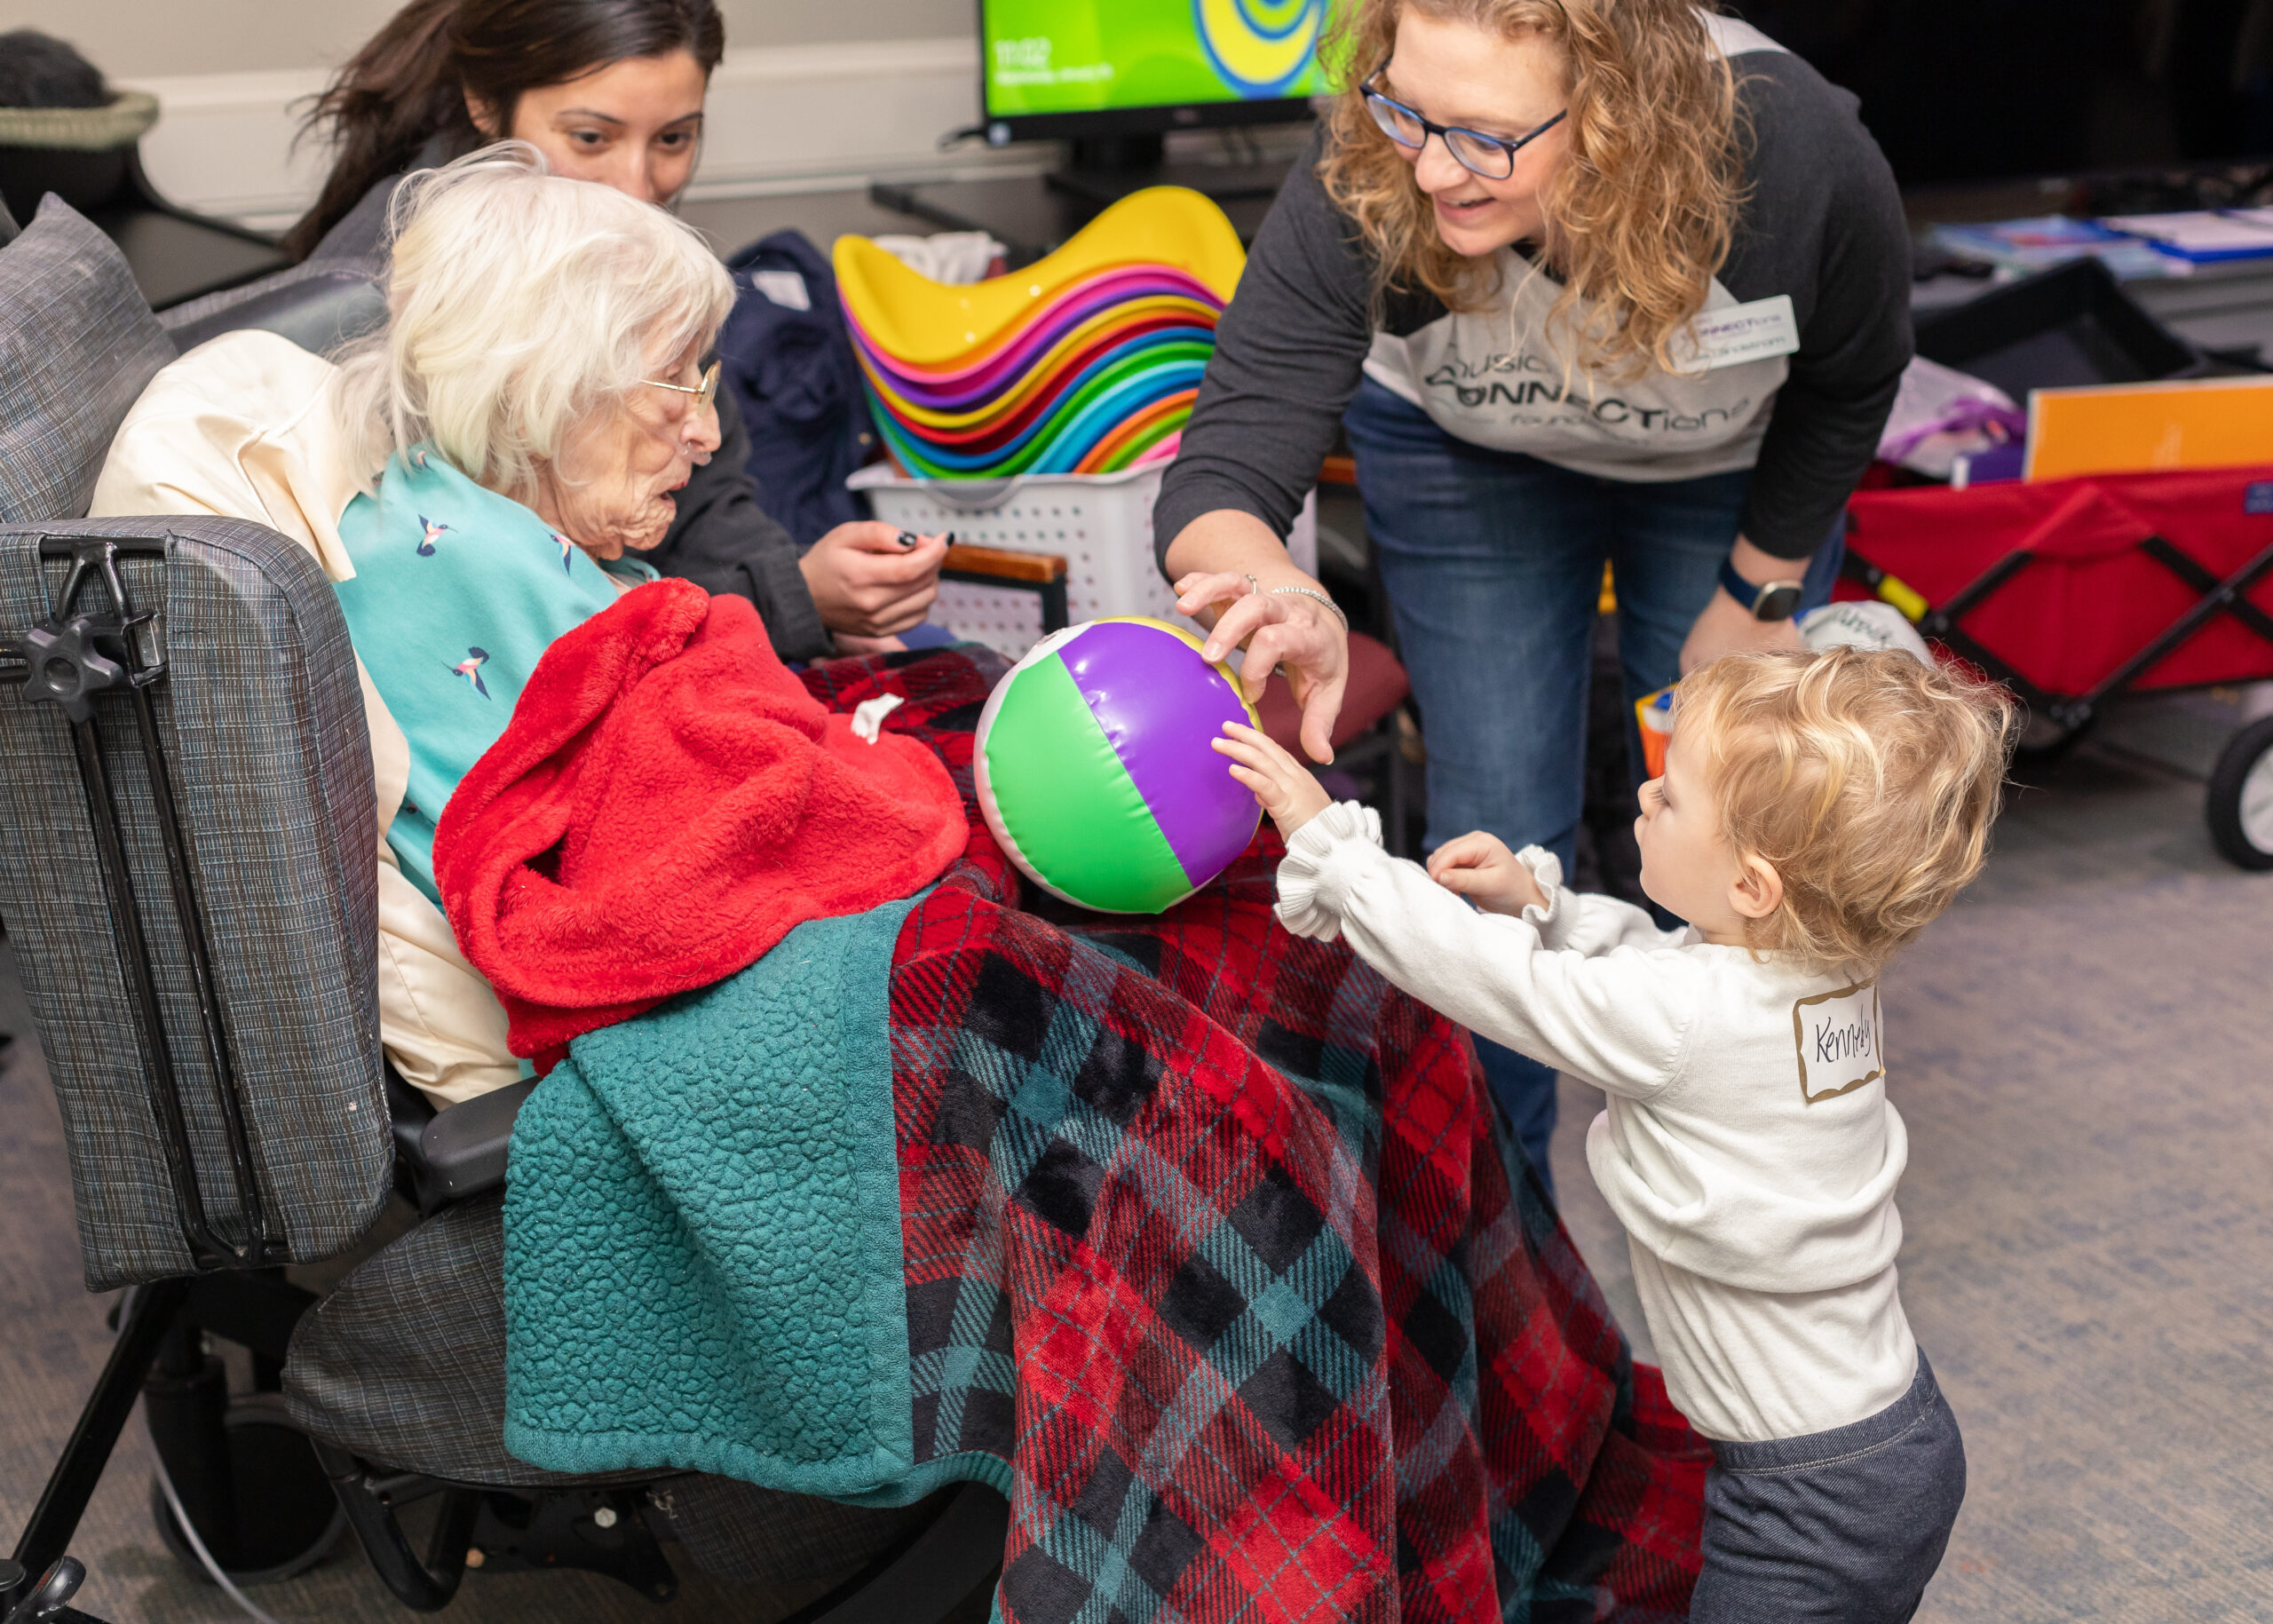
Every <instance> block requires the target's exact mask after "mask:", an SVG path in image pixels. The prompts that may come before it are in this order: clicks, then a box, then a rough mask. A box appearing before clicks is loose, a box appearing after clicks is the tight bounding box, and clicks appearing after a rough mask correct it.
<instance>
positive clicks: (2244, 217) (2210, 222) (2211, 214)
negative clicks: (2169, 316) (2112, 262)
mask: <svg viewBox="0 0 2273 1624" xmlns="http://www.w3.org/2000/svg"><path fill="white" fill-rule="evenodd" d="M2099 223H2100V224H2101V225H2103V226H2107V227H2109V228H2110V229H2111V230H2114V231H2119V232H2123V233H2126V234H2128V235H2131V236H2134V237H2143V238H2145V239H2146V240H2147V241H2148V242H2152V243H2153V244H2154V245H2155V246H2156V247H2157V248H2158V249H2159V250H2162V252H2164V253H2166V254H2175V255H2177V256H2178V257H2180V258H2182V259H2185V260H2190V261H2191V262H2192V263H2194V264H2196V265H2211V264H2214V263H2217V262H2219V261H2221V260H2227V259H2260V258H2268V257H2273V209H2206V210H2196V211H2193V212H2191V213H2186V214H2115V215H2110V216H2108V217H2107V218H2105V219H2103V220H2102V221H2100V222H2099Z"/></svg>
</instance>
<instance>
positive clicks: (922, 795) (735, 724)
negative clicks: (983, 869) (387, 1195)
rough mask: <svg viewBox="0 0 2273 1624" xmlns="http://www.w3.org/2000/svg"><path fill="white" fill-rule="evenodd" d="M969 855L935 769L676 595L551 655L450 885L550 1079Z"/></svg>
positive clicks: (475, 793)
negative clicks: (585, 1054)
mask: <svg viewBox="0 0 2273 1624" xmlns="http://www.w3.org/2000/svg"><path fill="white" fill-rule="evenodd" d="M967 833H968V829H967V827H966V825H965V823H964V820H963V812H962V800H961V798H960V797H959V796H957V795H956V793H955V788H954V783H953V782H952V781H951V780H949V779H948V777H947V773H946V769H945V768H944V767H942V766H941V765H940V764H939V760H938V759H937V758H936V757H934V756H933V755H932V754H931V751H929V750H927V749H924V747H923V745H922V744H920V743H918V742H917V741H915V740H913V739H910V738H907V737H905V736H903V735H900V734H896V733H883V734H880V735H879V736H878V737H877V738H876V739H875V741H873V742H870V741H867V740H864V739H862V738H860V737H859V735H857V734H856V733H853V731H852V718H851V717H849V716H844V715H832V714H830V713H829V712H828V711H827V710H825V709H823V708H822V706H821V705H820V702H819V701H816V700H815V699H813V697H812V695H811V694H809V693H807V692H806V691H805V689H804V685H801V684H800V683H799V682H798V681H797V679H796V677H794V676H792V675H791V674H790V673H789V672H788V670H787V669H784V667H783V666H782V664H781V662H780V660H779V659H778V658H776V657H775V655H774V653H773V649H772V645H771V644H770V643H769V642H768V641H767V639H766V636H765V629H764V626H763V625H762V624H761V623H760V622H759V620H758V618H757V612H756V609H754V608H753V607H751V606H750V605H749V604H748V601H746V600H745V599H743V598H735V597H719V598H713V597H711V596H710V595H709V593H708V592H705V591H704V590H702V589H701V588H700V587H698V586H695V585H694V584H693V583H692V582H685V581H661V582H653V583H652V584H650V585H647V586H644V587H641V588H639V589H638V590H636V591H633V592H630V593H627V594H626V595H625V596H624V597H623V598H622V599H621V600H620V601H618V602H617V603H616V604H614V606H611V607H609V608H608V609H606V611H604V612H602V613H601V614H597V615H594V616H593V617H592V618H591V619H590V620H589V621H587V622H584V623H583V624H582V626H579V627H577V628H576V629H575V630H574V631H571V632H569V633H567V634H566V636H564V637H562V638H559V639H558V640H557V641H556V642H554V643H553V645H552V646H551V647H550V648H548V649H547V650H546V651H545V654H544V658H543V660H541V661H538V663H537V668H536V669H535V672H534V673H533V674H532V675H531V676H530V677H529V680H528V683H527V685H526V686H525V687H524V688H523V689H522V691H521V697H520V701H519V703H518V704H516V705H515V706H514V708H513V718H512V721H511V724H510V725H508V726H507V727H506V729H505V732H504V734H503V737H501V738H500V739H499V740H498V741H497V742H496V743H495V744H494V745H492V746H491V747H490V749H488V750H487V752H486V753H485V754H484V755H483V756H482V757H481V759H480V760H479V762H477V763H475V764H474V767H473V770H472V771H471V772H469V773H467V774H466V776H465V778H464V780H463V781H462V782H461V783H460V784H459V785H458V788H457V790H456V792H455V794H454V795H452V796H451V797H450V803H449V804H448V806H447V807H446V808H445V809H444V810H443V812H442V817H441V820H440V824H439V826H438V827H437V828H436V831H435V838H434V876H435V880H436V883H437V884H438V885H439V886H440V890H441V892H442V898H443V901H444V904H445V906H446V907H447V910H448V913H449V918H450V926H451V929H452V930H453V931H455V932H456V933H457V939H458V946H459V947H461V948H462V949H463V952H464V953H465V955H466V957H467V958H468V959H469V960H471V962H472V963H473V965H474V967H475V968H476V969H478V970H480V971H481V973H482V974H483V975H485V976H487V977H488V978H489V980H490V983H491V985H493V986H495V988H496V989H497V995H498V997H499V998H500V999H501V1000H503V1002H504V1005H505V1010H506V1013H507V1015H508V1016H509V1017H510V1018H511V1034H510V1037H509V1042H510V1043H511V1047H512V1050H513V1052H514V1053H516V1054H519V1055H526V1056H543V1055H546V1054H548V1053H552V1052H557V1051H558V1050H560V1049H561V1048H562V1047H563V1046H564V1045H566V1042H568V1040H569V1039H570V1038H572V1037H574V1036H576V1035H577V1034H580V1033H584V1032H590V1031H592V1030H594V1029H595V1028H597V1027H600V1026H609V1025H612V1024H613V1023H614V1022H616V1021H620V1020H623V1019H626V1018H629V1017H630V1016H633V1015H636V1014H638V1012H639V1011H640V1010H645V1009H648V1008H650V1007H652V1006H653V1005H654V1004H656V1003H658V1002H661V1001H662V1000H663V999H665V998H668V997H670V996H672V995H673V994H677V993H684V992H690V991H693V989H695V988H697V987H703V986H709V985H710V984H711V983H713V982H715V981H718V980H721V979H723V978H725V977H727V976H730V975H732V974H733V973H734V972H735V971H736V970H741V969H742V968H744V967H745V966H747V965H748V964H751V963H756V960H757V959H758V958H759V957H760V956H761V955H764V953H765V951H766V950H767V949H768V948H770V947H772V946H773V945H774V943H776V942H778V941H780V939H782V938H783V937H784V936H786V935H788V933H789V931H790V930H791V929H792V928H793V927H795V926H796V925H797V924H799V923H803V922H804V921H805V920H808V919H820V918H827V917H830V916H833V915H843V914H852V913H858V912H859V911H861V910H863V909H865V908H870V907H875V906H876V905H877V904H879V903H882V902H887V901H890V900H891V899H893V898H896V897H905V896H907V895H909V894H910V893H912V892H914V891H918V890H920V889H922V888H923V886H924V885H926V884H928V883H931V881H933V880H935V879H937V878H939V875H940V874H941V873H942V872H943V871H945V869H946V867H947V865H948V864H949V863H950V862H952V861H953V860H954V858H955V856H956V854H957V853H958V852H961V851H962V846H963V842H964V839H965V837H966V835H967Z"/></svg>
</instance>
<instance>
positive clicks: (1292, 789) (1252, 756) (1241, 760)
mask: <svg viewBox="0 0 2273 1624" xmlns="http://www.w3.org/2000/svg"><path fill="white" fill-rule="evenodd" d="M1224 733H1225V734H1226V735H1227V736H1226V737H1224V738H1222V739H1218V740H1216V741H1215V744H1216V749H1219V750H1221V751H1223V752H1224V755H1226V756H1228V757H1231V758H1232V777H1233V778H1235V779H1237V780H1239V782H1240V783H1242V784H1245V785H1246V786H1247V788H1249V789H1252V790H1254V791H1255V799H1256V800H1258V801H1260V802H1262V803H1263V811H1265V812H1269V813H1270V814H1271V822H1273V823H1275V824H1277V825H1278V826H1279V838H1281V839H1282V840H1292V839H1293V838H1294V837H1295V830H1296V829H1298V828H1302V827H1303V825H1304V824H1305V823H1308V822H1309V821H1310V820H1311V819H1312V818H1315V817H1317V816H1318V815H1319V813H1320V812H1324V811H1325V810H1326V809H1327V807H1329V806H1331V805H1333V804H1334V797H1333V796H1329V795H1327V793H1326V787H1325V786H1324V785H1323V784H1321V783H1319V781H1318V780H1316V779H1315V778H1312V777H1311V772H1310V769H1309V768H1308V767H1305V766H1304V765H1303V764H1302V763H1301V762H1299V761H1296V760H1295V758H1294V757H1292V756H1289V755H1288V754H1287V752H1286V751H1284V750H1282V749H1279V747H1278V746H1277V745H1276V744H1273V743H1272V742H1271V738H1270V735H1269V734H1267V733H1257V732H1255V729H1253V728H1252V727H1246V726H1242V725H1240V724H1239V723H1237V722H1226V723H1224Z"/></svg>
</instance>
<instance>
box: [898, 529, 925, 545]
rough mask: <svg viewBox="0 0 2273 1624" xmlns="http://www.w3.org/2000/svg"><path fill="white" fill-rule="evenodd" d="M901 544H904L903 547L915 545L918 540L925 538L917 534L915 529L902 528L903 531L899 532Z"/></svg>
mask: <svg viewBox="0 0 2273 1624" xmlns="http://www.w3.org/2000/svg"><path fill="white" fill-rule="evenodd" d="M922 540H923V537H922V536H920V535H916V534H915V531H913V530H902V531H901V532H900V533H899V544H900V545H901V546H903V547H913V546H915V543H918V542H920V541H922Z"/></svg>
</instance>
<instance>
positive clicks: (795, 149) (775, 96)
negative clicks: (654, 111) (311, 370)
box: [131, 36, 1052, 226]
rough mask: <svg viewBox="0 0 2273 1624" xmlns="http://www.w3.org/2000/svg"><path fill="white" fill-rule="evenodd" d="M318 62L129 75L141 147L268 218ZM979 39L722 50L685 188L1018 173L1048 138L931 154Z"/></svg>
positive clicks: (259, 218)
mask: <svg viewBox="0 0 2273 1624" xmlns="http://www.w3.org/2000/svg"><path fill="white" fill-rule="evenodd" d="M328 78H329V74H328V73H326V72H324V71H322V70H320V69H308V70H297V69H296V70H289V71H281V72H270V73H244V74H194V75H179V76H176V77H170V78H144V79H137V80H134V81H132V82H131V83H133V85H134V87H135V88H136V89H139V90H147V91H150V92H151V93H152V94H154V95H155V96H156V97H157V98H158V102H159V107H160V109H161V112H160V116H159V120H158V124H157V127H156V128H155V129H154V130H153V131H150V133H149V134H148V135H147V136H145V137H144V138H143V140H142V158H143V163H144V166H145V168H146V169H147V170H148V171H149V174H150V178H151V179H152V181H153V182H154V183H155V184H156V186H157V187H158V189H159V190H160V191H161V192H162V193H163V194H165V195H166V196H167V197H169V198H170V199H171V200H172V201H174V202H178V203H180V204H182V205H183V206H185V207H186V208H191V209H196V210H202V211H203V212H206V213H210V214H218V215H221V216H225V217H226V218H234V219H239V220H242V221H244V222H245V223H247V224H249V225H257V226H273V225H277V224H280V223H282V222H285V221H289V220H290V219H292V218H296V217H297V215H298V214H299V213H300V212H301V211H302V210H305V208H306V207H307V206H308V204H309V202H312V201H313V199H314V197H315V194H316V191H317V189H318V187H319V186H321V182H322V178H323V174H324V168H325V160H326V156H327V154H325V152H324V151H323V149H322V148H321V147H319V146H317V145H316V144H314V143H313V142H300V143H298V144H297V146H296V144H295V137H296V136H297V132H298V126H299V119H300V117H301V115H302V114H303V113H304V112H305V107H306V103H307V99H309V98H311V97H313V96H314V95H315V94H316V93H317V92H318V91H321V90H322V89H323V87H324V84H325V82H326V81H327V79H328ZM978 111H979V109H978V41H977V40H975V39H972V38H970V37H967V36H959V37H950V38H939V39H906V40H878V41H870V42H854V43H850V44H826V45H785V46H778V47H773V48H771V49H764V50H755V51H729V52H728V53H727V55H726V59H725V60H724V61H723V62H721V63H720V64H719V65H718V70H717V73H716V74H715V75H712V78H711V82H710V99H709V118H708V120H707V121H706V130H705V133H704V138H703V152H702V163H701V168H700V169H699V170H696V172H695V180H694V184H693V188H692V189H691V191H690V194H689V195H690V196H693V197H698V198H717V197H736V196H756V195H764V194H768V193H783V192H812V191H828V190H835V189H837V188H840V187H851V186H865V185H866V184H867V182H869V181H871V180H875V179H922V178H940V179H962V178H978V177H984V176H989V175H1006V174H1031V173H1034V172H1035V171H1037V170H1040V169H1041V168H1042V167H1043V166H1044V165H1045V164H1046V163H1047V162H1049V159H1050V156H1051V155H1052V154H1049V153H1048V152H1047V151H1045V150H1041V149H1036V148H1027V149H1025V150H1019V149H1016V148H1013V149H1010V150H1006V151H1002V152H999V153H998V152H994V151H991V150H989V149H987V148H986V147H980V146H978V145H976V144H965V145H963V146H962V147H956V148H953V149H951V150H949V151H946V152H942V151H941V150H940V148H939V140H940V138H941V137H942V136H944V135H946V134H947V133H948V132H950V131H955V130H959V129H962V128H964V127H967V126H969V125H970V124H973V123H977V122H978Z"/></svg>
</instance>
